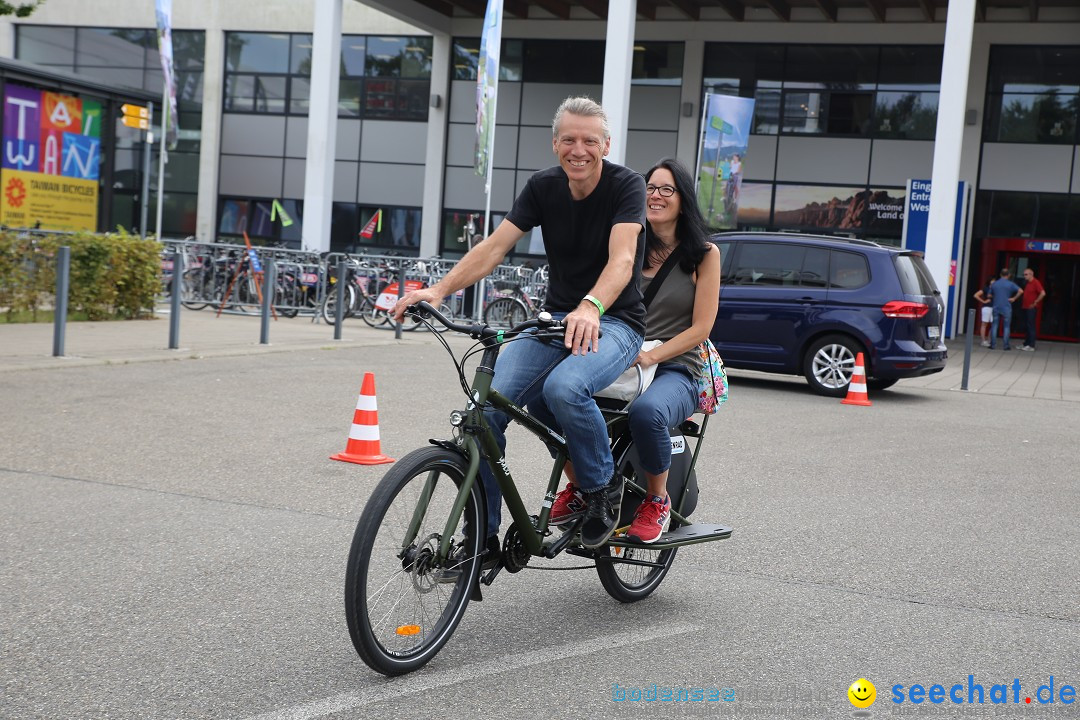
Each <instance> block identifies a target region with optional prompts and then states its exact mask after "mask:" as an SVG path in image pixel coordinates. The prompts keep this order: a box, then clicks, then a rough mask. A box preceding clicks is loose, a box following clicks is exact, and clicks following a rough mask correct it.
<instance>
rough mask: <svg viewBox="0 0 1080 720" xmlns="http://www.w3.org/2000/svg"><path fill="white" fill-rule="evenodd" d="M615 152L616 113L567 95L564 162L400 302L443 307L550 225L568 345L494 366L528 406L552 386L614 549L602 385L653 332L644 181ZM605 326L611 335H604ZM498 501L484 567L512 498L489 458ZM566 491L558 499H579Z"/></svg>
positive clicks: (510, 351) (616, 496) (547, 235)
mask: <svg viewBox="0 0 1080 720" xmlns="http://www.w3.org/2000/svg"><path fill="white" fill-rule="evenodd" d="M610 147H611V136H610V132H609V129H608V125H607V116H606V115H605V113H604V110H603V108H602V107H601V106H600V105H599V104H598V103H596V102H595V101H593V100H591V99H589V98H585V97H571V98H567V99H566V100H564V101H563V102H562V104H561V105H560V106H559V108H558V110H557V111H556V112H555V117H554V120H553V122H552V150H553V151H554V153H555V156H556V157H557V158H558V160H559V164H558V165H557V166H555V167H551V168H548V169H547V170H541V171H539V172H537V173H536V174H534V175H533V176H532V177H531V178H530V179H529V181H528V183H527V184H526V185H525V188H524V189H523V190H522V191H521V194H520V195H518V197H517V199H516V200H515V201H514V206H513V208H512V209H511V211H510V213H509V214H508V215H507V216H506V221H505V222H502V223H500V224H499V226H498V227H497V228H496V229H495V230H494V232H492V233H491V235H489V236H488V237H487V238H486V239H484V240H483V241H482V242H480V243H479V244H478V245H476V246H475V247H474V248H472V249H471V250H469V252H468V253H467V254H466V255H465V256H464V257H463V258H462V259H461V260H460V261H459V262H458V264H457V265H456V266H455V267H454V269H453V270H451V271H450V273H448V274H447V275H446V277H444V278H443V279H442V280H441V281H439V282H438V283H436V284H435V285H434V286H432V287H429V288H424V289H422V290H417V291H414V292H410V293H408V294H407V295H405V296H404V297H403V298H402V299H401V300H400V301H399V302H398V303H397V305H396V306H395V307H394V310H393V314H394V316H395V318H397V319H398V320H399V321H400V320H401V319H402V318H403V316H404V312H405V308H406V307H408V306H409V305H415V304H416V303H418V302H421V301H427V302H429V303H431V304H432V305H434V306H435V307H438V306H439V303H440V302H441V301H442V299H443V298H445V297H446V296H448V295H450V294H452V293H454V292H456V291H458V290H460V289H462V288H464V287H467V286H469V285H472V284H474V283H476V282H477V281H479V280H480V279H482V278H483V277H485V276H487V275H488V274H490V273H491V271H492V270H494V269H495V267H496V266H498V264H499V263H500V262H501V261H502V260H503V258H504V257H505V256H506V255H507V253H509V252H510V250H512V249H513V248H514V246H515V245H516V244H517V242H518V241H519V240H520V239H521V238H522V237H523V236H524V235H525V233H526V232H528V231H530V230H531V229H532V228H534V227H537V226H539V227H540V228H541V230H542V234H543V238H544V248H545V250H546V252H547V258H548V263H549V266H550V280H549V287H548V293H547V298H546V301H545V303H544V309H545V310H547V311H549V312H550V313H551V314H552V315H553V316H554V317H555V318H556V319H561V320H562V322H563V324H564V325H565V327H566V334H565V337H564V340H563V342H562V343H559V342H557V341H546V340H545V341H542V340H535V339H528V340H522V341H520V342H513V343H509V344H508V345H507V347H506V348H505V349H504V350H503V351H502V353H500V355H499V358H498V360H497V361H496V364H495V377H494V380H493V384H492V387H493V389H495V390H497V391H498V392H499V393H501V394H502V395H503V396H505V397H506V398H508V399H509V400H510V401H511V402H513V403H514V404H515V405H517V406H518V407H523V406H525V405H527V404H528V403H529V402H530V401H531V400H533V399H534V398H536V397H538V396H539V395H540V394H541V393H543V398H544V401H545V404H546V405H547V406H548V407H549V408H551V409H552V410H553V414H554V415H555V417H556V419H557V420H558V422H559V425H560V427H561V428H562V431H563V432H564V433H565V435H566V437H567V438H571V439H572V440H571V442H569V443H568V445H569V454H570V461H571V462H572V463H573V465H574V468H575V471H576V476H577V481H578V490H579V491H580V492H581V493H582V495H583V497H584V499H585V503H584V504H585V508H584V520H583V522H582V527H581V543H582V545H584V546H585V547H587V548H590V549H593V548H597V547H599V546H601V545H603V544H604V543H605V542H606V541H607V540H608V538H609V537H611V534H612V532H614V530H615V525H616V523H617V521H618V517H619V512H618V507H619V504H620V503H621V497H622V483H621V479H617V480H615V482H614V483H613V479H614V478H613V476H614V474H615V473H614V462H613V460H612V457H611V449H610V447H609V444H608V433H607V427H606V425H605V423H604V418H603V416H602V415H601V413H600V410H599V408H598V407H597V406H596V402H595V401H594V400H593V399H592V395H593V393H594V392H596V391H598V390H600V389H602V388H604V387H607V386H608V385H610V384H611V383H612V382H613V381H614V380H615V379H616V378H617V377H618V376H619V374H620V373H622V371H623V370H625V369H626V368H628V367H629V366H630V364H631V363H632V362H633V361H634V359H635V358H636V357H637V355H638V352H639V350H640V349H641V343H642V339H643V334H644V330H645V308H644V305H643V304H642V295H641V291H640V289H639V285H640V280H641V266H642V259H643V254H644V241H643V235H642V231H643V229H644V223H645V181H644V179H643V178H642V177H641V176H640V175H638V174H637V173H635V172H634V171H632V170H630V169H628V168H625V167H623V166H621V165H615V164H612V163H609V162H607V161H605V160H604V156H606V155H607V154H608V151H609V150H610ZM601 329H603V335H604V338H603V342H602V343H601V342H600V338H599V335H600V330H601ZM487 412H488V413H489V415H488V417H487V419H488V422H489V423H490V425H491V427H492V430H493V432H494V433H495V436H496V438H497V440H498V442H499V446H500V447H505V445H506V440H505V434H504V430H505V428H506V425H507V423H508V422H509V421H508V419H507V417H506V416H505V415H504V414H503V413H500V412H494V411H491V410H488V411H487ZM481 474H482V476H483V479H484V487H485V489H486V495H487V502H488V523H487V528H488V541H487V555H486V556H485V558H484V565H485V566H488V565H490V564H493V563H494V562H495V561H496V560H497V559H498V556H499V542H498V536H497V533H498V528H499V524H500V522H501V515H502V494H501V492H500V490H499V487H498V485H497V484H496V482H495V479H494V477H493V476H492V474H491V471H490V470H489V469H488V468H487V466H486V464H481ZM574 500H575V496H574V494H573V492H572V491H570V492H568V491H566V490H564V491H563V492H561V493H559V496H558V497H556V499H555V505H556V506H558V505H559V504H560V503H567V502H573V501H574Z"/></svg>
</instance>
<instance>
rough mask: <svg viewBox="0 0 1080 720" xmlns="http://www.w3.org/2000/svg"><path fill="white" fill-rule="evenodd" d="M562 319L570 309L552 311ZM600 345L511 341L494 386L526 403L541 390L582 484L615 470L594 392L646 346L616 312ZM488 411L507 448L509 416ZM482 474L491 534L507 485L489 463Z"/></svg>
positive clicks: (602, 481) (604, 324)
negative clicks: (576, 349)
mask: <svg viewBox="0 0 1080 720" xmlns="http://www.w3.org/2000/svg"><path fill="white" fill-rule="evenodd" d="M553 315H554V316H555V317H556V319H562V318H563V317H565V316H566V313H553ZM600 330H601V332H602V334H603V337H601V338H600V343H599V350H598V351H597V352H590V353H586V354H584V355H571V354H570V351H569V350H567V349H566V348H565V347H564V346H563V341H562V339H558V340H553V341H548V340H535V339H532V338H529V339H527V340H515V341H513V342H510V343H507V345H506V347H505V348H504V349H503V351H502V352H501V353H499V359H498V360H496V361H495V378H494V379H493V380H492V383H491V386H492V388H493V389H494V390H498V391H499V393H500V394H502V395H503V396H504V397H506V398H507V399H508V400H510V402H512V403H514V404H515V405H517V406H518V407H524V406H526V405H527V404H529V402H530V401H532V400H534V399H535V398H537V397H538V396H539V395H540V394H541V393H543V397H544V399H545V401H546V403H547V405H548V406H549V407H551V408H554V411H553V414H554V415H555V419H556V420H557V421H558V423H559V427H561V428H562V430H563V432H564V436H565V437H566V438H568V439H569V441H568V442H567V445H568V448H567V449H568V452H569V454H570V460H571V462H573V463H574V468H575V471H576V472H577V477H578V482H579V483H580V485H581V488H582V490H585V491H591V490H599V489H600V488H602V487H604V486H606V485H607V484H608V483H609V482H610V481H611V477H612V475H613V474H614V472H615V463H614V461H613V460H612V459H611V448H610V447H609V445H608V434H607V426H606V425H605V424H604V417H603V415H601V414H600V409H599V408H598V407H596V401H595V400H593V399H592V396H593V393H594V392H595V391H597V390H600V389H602V388H605V387H607V386H608V385H610V384H611V383H613V382H614V381H615V378H617V377H619V375H620V374H621V373H622V371H623V370H625V369H626V368H628V367H630V363H632V362H633V361H634V359H635V358H636V357H637V355H638V352H639V351H640V350H641V343H642V341H643V338H642V337H641V335H639V334H638V333H637V332H636V331H634V330H633V329H631V328H630V326H629V325H627V324H626V323H624V322H623V321H621V320H618V319H616V318H600ZM485 417H486V419H487V422H488V423H489V424H490V426H491V429H492V431H493V432H494V433H495V439H496V440H497V441H498V443H499V447H500V448H502V449H505V448H506V436H505V434H504V431H505V430H506V426H507V424H508V423H509V419H508V418H507V417H506V415H505V414H504V413H501V412H497V411H494V410H491V409H488V410H486V411H485ZM480 474H481V477H482V478H483V480H484V489H485V490H486V492H487V503H488V523H487V534H488V535H494V534H496V533H497V532H498V531H499V524H500V523H501V522H502V491H501V490H500V489H499V486H498V485H497V484H496V482H495V477H494V476H493V475H492V474H491V470H490V469H489V468H488V466H487V463H481V464H480Z"/></svg>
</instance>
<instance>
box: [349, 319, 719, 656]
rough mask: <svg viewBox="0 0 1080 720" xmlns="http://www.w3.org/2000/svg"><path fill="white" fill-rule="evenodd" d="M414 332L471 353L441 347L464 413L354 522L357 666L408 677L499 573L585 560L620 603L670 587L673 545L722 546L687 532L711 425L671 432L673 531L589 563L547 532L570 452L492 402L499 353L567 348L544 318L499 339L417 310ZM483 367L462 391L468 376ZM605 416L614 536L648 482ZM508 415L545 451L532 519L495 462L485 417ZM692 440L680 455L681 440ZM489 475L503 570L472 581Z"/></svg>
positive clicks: (401, 465) (697, 528) (592, 553)
mask: <svg viewBox="0 0 1080 720" xmlns="http://www.w3.org/2000/svg"><path fill="white" fill-rule="evenodd" d="M410 314H412V315H413V317H415V318H416V319H417V321H418V322H422V323H431V322H436V323H438V324H440V325H442V326H444V327H446V328H448V329H450V330H453V331H454V332H459V333H463V334H466V335H468V336H470V337H471V338H473V339H474V340H476V341H477V343H476V345H474V346H473V347H472V348H471V349H470V350H469V351H467V352H466V353H465V355H464V356H463V357H462V358H461V360H460V361H458V358H457V357H456V356H455V355H454V353H453V351H452V350H451V348H450V346H449V345H448V344H447V343H446V341H445V340H443V339H442V338H441V337H440V338H439V341H440V342H441V343H442V345H443V347H444V348H445V349H446V351H447V352H448V353H449V354H450V357H451V359H452V360H453V361H454V363H455V365H456V367H457V371H458V378H459V381H460V383H461V388H462V390H463V391H464V393H465V396H466V398H467V404H466V406H465V408H464V409H462V410H453V411H452V412H451V413H450V425H451V428H452V429H451V432H452V439H449V440H432V441H431V443H432V447H426V448H421V449H419V450H414V451H413V452H411V453H409V454H408V455H406V456H405V457H403V458H402V459H400V460H399V461H398V462H397V463H396V464H395V465H394V466H393V468H392V469H391V470H390V471H389V472H388V473H387V474H386V475H385V476H384V477H383V479H382V481H381V482H380V483H379V484H378V486H376V488H375V490H374V492H373V493H372V496H371V498H370V499H369V500H368V502H367V505H366V506H365V507H364V510H363V513H362V514H361V516H360V520H359V523H358V524H357V527H356V532H355V534H354V536H353V541H352V546H351V548H350V551H349V560H348V567H347V570H346V576H345V614H346V619H347V622H348V627H349V634H350V636H351V638H352V642H353V645H354V647H355V648H356V651H357V653H359V655H360V657H361V658H362V659H363V660H364V662H365V663H367V664H368V666H369V667H371V668H372V669H373V670H376V671H378V672H380V673H383V674H385V675H399V674H402V673H407V672H411V671H413V670H416V669H417V668H420V667H422V666H423V665H424V664H425V663H427V662H428V661H430V660H431V659H432V658H433V657H434V656H435V654H436V653H438V651H439V650H440V649H441V648H442V647H443V645H445V644H446V642H447V641H448V640H449V639H450V636H451V634H452V633H453V632H454V630H455V629H456V628H457V626H458V623H459V622H460V621H461V618H462V616H463V614H464V612H465V609H466V607H467V606H468V603H469V600H470V599H476V600H479V599H481V585H491V583H492V582H494V580H495V579H496V577H497V576H498V574H499V573H500V572H501V571H502V570H506V571H507V572H510V573H516V572H519V571H520V570H523V569H525V568H527V567H532V565H530V563H531V562H532V561H533V559H540V558H544V559H551V558H555V557H557V556H558V555H559V554H560V553H562V552H564V551H565V552H567V553H569V554H572V555H576V556H579V557H583V558H587V559H589V560H591V561H593V563H594V564H593V565H589V566H585V567H587V568H592V567H595V569H596V572H597V575H598V576H599V579H600V583H601V585H603V587H604V589H605V590H606V591H607V592H608V593H609V594H610V595H611V596H612V597H614V598H616V599H617V600H619V601H621V602H634V601H636V600H640V599H642V598H644V597H647V596H648V595H649V594H650V593H651V592H653V591H654V590H655V589H656V588H657V587H658V586H659V585H660V583H661V581H662V580H663V579H664V577H665V576H666V575H667V572H668V570H669V569H670V567H671V564H672V562H673V561H674V559H675V554H676V551H677V549H678V548H679V547H681V546H683V545H690V544H694V543H701V542H708V541H712V540H723V539H726V538H728V537H730V535H731V532H732V530H731V528H728V527H725V526H722V525H711V524H709V525H707V524H690V521H689V520H688V519H687V518H688V517H689V515H690V514H691V513H692V512H693V510H694V509H695V507H696V505H697V494H698V488H697V478H696V474H695V472H694V466H695V464H696V462H697V458H698V454H699V452H700V450H701V442H702V439H703V437H704V433H705V428H706V426H707V423H708V416H705V417H704V419H703V420H702V422H701V424H700V425H699V424H698V423H697V422H695V421H693V420H688V421H686V422H684V423H683V424H682V425H681V426H680V427H679V428H677V429H675V430H673V431H672V443H673V444H676V443H677V444H678V446H679V447H682V448H683V449H684V451H683V452H681V453H676V454H674V455H673V456H672V460H673V462H672V467H671V470H670V474H669V479H668V494H669V495H670V496H671V503H672V512H671V526H670V529H669V530H668V531H667V532H665V533H664V534H663V535H661V536H660V538H659V540H657V541H656V542H655V543H652V544H644V543H639V542H636V541H631V540H629V539H628V538H627V537H626V536H625V535H624V534H620V532H619V531H616V534H615V535H613V536H612V537H611V538H610V540H608V542H607V543H606V544H605V545H604V546H602V547H600V548H599V549H597V550H588V549H586V548H584V547H583V546H582V545H581V543H580V527H581V522H582V519H581V518H579V519H578V520H577V521H576V522H575V523H574V524H572V525H568V526H562V527H560V530H563V532H562V533H559V534H556V533H553V532H552V531H551V529H550V528H549V527H548V519H549V515H550V511H551V504H552V501H553V499H554V497H555V492H556V489H557V488H558V485H559V482H560V480H561V478H562V473H563V468H564V466H565V465H566V462H567V459H568V457H569V454H568V451H567V440H566V439H564V438H563V437H561V436H559V435H558V434H556V433H555V432H554V431H552V430H551V429H550V428H548V427H547V426H545V425H544V424H542V423H541V422H540V421H538V420H537V419H535V418H534V417H533V416H532V415H530V414H529V413H528V412H527V411H526V410H524V409H522V408H519V407H517V406H516V405H514V404H513V403H511V402H510V401H509V400H508V399H507V398H505V397H503V396H502V395H500V394H499V393H498V392H496V391H494V390H492V389H491V383H492V378H493V376H494V372H495V370H494V368H495V360H496V358H497V357H498V354H499V350H500V349H501V348H502V347H503V345H504V344H505V343H507V342H514V341H517V340H520V339H524V338H526V337H527V336H532V337H536V338H540V339H552V340H555V339H558V340H561V339H562V337H563V332H564V328H563V326H562V325H560V324H559V323H558V322H556V321H554V320H553V319H552V317H551V315H550V314H548V313H541V314H540V315H539V316H538V317H536V318H535V319H530V320H527V321H525V322H523V323H520V324H518V325H516V326H514V327H513V328H510V329H509V330H502V329H498V328H493V327H491V326H489V325H483V324H469V325H463V324H457V323H454V322H452V321H450V320H449V319H447V318H446V317H445V316H443V314H442V313H440V312H439V311H437V310H435V308H433V307H432V306H431V305H429V304H427V303H420V304H419V305H418V306H416V307H415V308H410ZM475 354H480V355H481V359H480V363H479V365H478V367H477V368H476V372H475V375H474V377H473V380H472V383H471V384H470V383H469V382H468V381H467V379H466V377H465V370H464V363H465V361H466V360H467V359H468V358H469V357H471V356H473V355H475ZM602 402H603V403H604V404H603V405H602V406H601V409H602V412H603V413H604V417H605V419H606V421H607V425H608V428H609V434H610V438H611V450H612V456H613V458H614V459H615V468H616V478H615V480H616V482H622V483H623V486H624V494H623V500H622V503H621V507H620V511H619V512H620V520H619V527H620V528H625V526H628V525H629V523H630V521H631V519H632V518H633V515H634V511H635V510H636V507H637V504H638V503H639V502H640V501H641V500H642V499H643V498H644V497H645V485H646V483H645V482H644V473H643V471H641V470H639V468H638V466H637V453H636V450H635V448H634V441H633V438H632V436H631V434H630V430H629V427H628V419H627V412H626V404H625V403H616V404H614V405H608V404H607V401H602ZM488 407H491V408H494V409H496V410H499V411H501V412H504V413H506V415H507V416H509V417H510V418H511V420H513V421H514V422H517V423H518V424H519V425H521V426H522V427H524V428H525V429H526V430H528V431H529V432H530V433H531V434H533V435H535V436H536V437H537V438H539V439H540V441H542V442H543V443H545V444H546V445H547V446H548V448H549V449H550V450H552V452H553V454H554V455H555V461H554V464H553V466H552V468H551V473H550V477H549V480H548V485H547V491H546V494H545V496H544V503H543V505H542V507H541V508H540V510H539V513H538V514H536V515H532V514H530V513H529V510H528V508H526V506H525V504H524V502H523V501H522V500H521V495H520V493H519V492H518V489H517V486H516V484H515V481H514V479H513V477H512V475H511V473H510V469H509V468H508V466H507V464H506V460H505V457H504V455H503V453H502V451H500V450H499V446H498V444H497V443H496V440H495V436H494V434H493V433H492V431H491V429H490V427H489V426H488V424H487V421H486V419H485V418H484V412H483V411H484V409H485V408H488ZM686 437H691V438H695V439H696V444H695V447H694V449H693V453H692V454H691V453H689V452H688V451H689V448H687V447H686V442H685V438H686ZM481 462H486V463H487V464H488V467H490V468H491V472H492V474H493V475H494V477H495V480H496V482H497V483H498V485H499V487H500V488H501V489H502V492H503V496H504V497H505V499H506V505H507V507H508V508H509V511H510V515H511V516H512V518H513V522H512V523H511V525H510V526H509V527H508V528H507V529H506V532H505V534H504V536H503V539H502V548H501V554H500V556H499V559H498V561H497V563H496V564H494V566H493V567H492V568H491V569H489V570H487V571H486V572H484V573H483V574H482V573H481V570H482V564H483V562H484V559H485V555H486V553H487V550H486V547H485V538H486V537H487V528H486V523H487V501H486V497H485V490H484V485H483V482H480V481H478V480H477V476H478V474H479V468H480V463H481Z"/></svg>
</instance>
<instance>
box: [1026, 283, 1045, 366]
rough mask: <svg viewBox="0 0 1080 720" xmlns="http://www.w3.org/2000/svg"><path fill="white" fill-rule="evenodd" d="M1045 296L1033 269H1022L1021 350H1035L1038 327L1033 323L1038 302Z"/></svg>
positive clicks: (1035, 319)
mask: <svg viewBox="0 0 1080 720" xmlns="http://www.w3.org/2000/svg"><path fill="white" fill-rule="evenodd" d="M1044 297H1046V290H1045V289H1043V284H1042V283H1041V282H1039V281H1038V280H1037V279H1036V278H1035V271H1034V270H1032V269H1031V268H1027V269H1026V270H1024V300H1023V303H1022V305H1021V307H1023V308H1024V321H1025V323H1024V338H1025V339H1024V345H1023V346H1022V347H1021V348H1020V349H1021V350H1027V351H1028V352H1034V351H1035V334H1036V331H1037V330H1038V328H1037V327H1036V325H1035V323H1036V322H1037V316H1038V312H1039V303H1041V302H1042V301H1043V298H1044Z"/></svg>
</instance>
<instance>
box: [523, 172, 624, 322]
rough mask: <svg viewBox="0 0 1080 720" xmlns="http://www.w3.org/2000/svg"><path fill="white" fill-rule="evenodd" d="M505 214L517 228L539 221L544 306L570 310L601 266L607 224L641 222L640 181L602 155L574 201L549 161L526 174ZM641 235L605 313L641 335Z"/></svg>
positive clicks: (564, 179) (561, 174) (605, 252)
mask: <svg viewBox="0 0 1080 720" xmlns="http://www.w3.org/2000/svg"><path fill="white" fill-rule="evenodd" d="M506 219H507V220H509V221H510V222H511V223H513V224H514V226H515V227H517V228H519V229H520V230H522V231H523V232H528V231H529V230H531V229H533V228H534V227H536V226H537V225H539V226H540V229H541V231H542V233H543V235H544V248H545V250H546V251H547V259H548V266H549V280H548V283H549V284H548V293H547V300H546V301H545V302H544V309H545V310H550V311H552V312H571V311H573V310H574V309H576V308H577V306H578V305H579V304H580V303H581V300H582V298H584V297H585V296H586V295H587V294H588V293H589V291H590V290H592V289H593V286H595V285H596V281H597V279H599V277H600V274H601V273H602V272H603V270H604V266H606V265H607V262H608V243H609V240H610V238H611V228H612V227H613V226H614V225H616V224H618V223H637V224H638V225H640V226H641V227H642V228H644V227H645V180H644V178H642V177H641V175H638V174H637V173H636V172H634V171H633V170H630V169H628V168H625V167H623V166H622V165H615V164H613V163H609V162H607V161H606V160H605V161H604V165H603V169H602V170H601V173H600V182H599V184H597V186H596V189H594V190H593V191H592V192H591V193H589V195H588V197H586V198H584V199H582V200H574V198H573V197H572V196H571V195H570V185H569V180H568V179H567V177H566V172H565V171H564V170H563V169H562V168H561V167H559V166H555V167H552V168H548V169H547V170H541V171H540V172H538V173H536V174H534V175H533V176H532V177H531V178H529V182H528V183H526V184H525V188H524V189H523V190H522V191H521V194H520V195H518V197H517V200H515V201H514V207H513V209H512V210H511V211H510V213H509V214H508V215H507V216H506ZM644 237H645V236H644V234H643V233H642V234H639V235H638V243H637V252H636V254H635V257H634V271H633V277H631V278H630V282H629V283H628V284H627V286H626V287H625V288H623V291H622V292H621V293H620V294H619V297H618V299H617V300H616V301H615V302H614V303H612V305H611V306H610V307H608V308H606V313H605V314H607V315H611V316H613V317H617V318H619V319H620V320H622V321H623V322H625V323H626V324H627V325H629V326H630V327H632V328H633V329H634V330H636V331H637V332H638V333H641V334H644V332H645V306H644V305H643V304H642V302H641V297H642V296H641V289H640V285H641V261H642V259H643V257H644V251H645V240H644Z"/></svg>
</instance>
